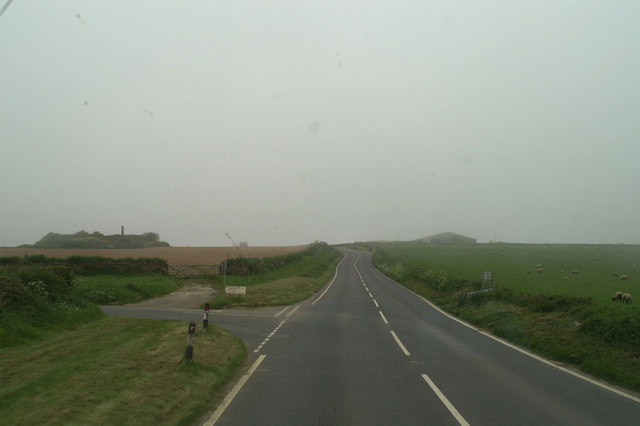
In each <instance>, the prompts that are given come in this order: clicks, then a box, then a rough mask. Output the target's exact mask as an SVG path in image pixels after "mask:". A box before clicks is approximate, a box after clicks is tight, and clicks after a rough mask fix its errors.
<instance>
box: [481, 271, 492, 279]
mask: <svg viewBox="0 0 640 426" xmlns="http://www.w3.org/2000/svg"><path fill="white" fill-rule="evenodd" d="M482 281H493V271H482Z"/></svg>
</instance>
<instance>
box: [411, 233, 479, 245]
mask: <svg viewBox="0 0 640 426" xmlns="http://www.w3.org/2000/svg"><path fill="white" fill-rule="evenodd" d="M412 242H414V243H417V244H443V245H444V244H449V245H473V244H475V243H476V239H475V238H471V237H466V236H464V235H460V234H456V233H455V232H442V233H440V234H435V235H430V236H428V237H423V238H418V239H417V240H413V241H412Z"/></svg>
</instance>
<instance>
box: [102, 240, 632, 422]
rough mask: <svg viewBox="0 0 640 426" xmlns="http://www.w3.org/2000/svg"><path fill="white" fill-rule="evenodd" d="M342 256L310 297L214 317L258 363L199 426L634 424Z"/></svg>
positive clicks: (568, 380) (624, 409)
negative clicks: (327, 282)
mask: <svg viewBox="0 0 640 426" xmlns="http://www.w3.org/2000/svg"><path fill="white" fill-rule="evenodd" d="M343 251H344V253H345V258H344V260H343V261H342V262H341V263H340V265H339V266H338V268H337V270H336V276H335V279H334V280H333V281H332V282H331V284H330V285H329V286H328V287H327V288H326V291H324V292H322V293H320V294H319V295H318V296H317V297H316V298H315V299H312V300H310V301H307V302H305V303H302V304H299V305H297V306H295V307H288V308H270V309H262V310H257V311H240V312H237V311H226V313H224V312H223V313H213V314H212V315H211V317H210V321H212V322H214V323H216V324H218V325H220V326H222V327H225V328H227V329H228V330H230V331H231V332H233V333H234V334H237V335H238V336H240V337H241V338H243V339H244V340H245V342H247V345H248V347H249V352H250V355H251V362H252V363H253V362H254V361H255V363H254V364H253V368H252V369H251V370H250V373H251V375H249V374H247V375H246V376H245V377H244V378H243V380H242V383H241V384H242V387H241V388H240V387H239V386H238V387H237V388H236V389H235V390H234V392H232V394H233V395H230V397H229V398H228V399H227V400H225V402H224V403H223V404H222V408H220V409H219V410H218V411H217V412H216V413H214V416H212V418H211V419H209V421H208V422H207V423H205V424H207V425H212V424H217V425H239V424H242V425H283V424H287V425H371V424H376V425H377V424H381V425H382V424H385V425H386V424H402V425H425V424H434V425H467V424H471V425H514V424H517V425H542V424H544V425H551V424H552V425H602V424H611V425H637V424H639V419H640V400H638V399H637V398H635V397H633V396H625V395H624V394H623V393H620V392H618V393H617V392H615V391H612V390H609V389H607V388H605V387H602V386H599V385H598V384H596V383H593V382H590V381H588V380H585V379H583V378H580V377H577V376H576V375H574V374H569V373H568V372H566V371H562V370H561V369H558V368H556V367H554V366H553V365H552V364H551V363H549V362H545V361H544V360H541V359H538V358H536V357H533V356H529V355H527V354H526V353H523V351H521V350H518V349H517V348H514V347H511V346H509V345H506V344H504V343H502V342H500V341H498V340H496V339H494V338H492V337H490V336H487V335H486V334H484V333H481V332H478V331H476V330H475V329H473V328H472V327H469V326H467V325H464V324H462V323H461V322H459V321H457V320H455V319H452V318H450V317H449V316H447V315H446V314H443V313H442V312H440V311H439V310H438V309H436V308H434V307H433V306H431V304H429V303H428V302H427V301H425V300H424V299H422V298H421V297H419V296H417V295H415V294H414V293H412V292H410V291H408V290H407V289H405V288H404V287H401V286H400V285H398V284H397V283H395V282H393V281H392V280H390V279H388V278H387V277H385V276H384V275H383V274H382V273H380V272H379V271H377V270H376V269H375V268H374V267H373V265H372V262H371V255H370V254H369V253H366V252H360V251H358V252H356V251H353V250H343ZM123 311H125V309H122V308H112V310H111V311H110V312H107V313H109V314H110V315H118V314H120V315H122V314H126V312H123ZM164 312H165V313H164V314H163V313H162V312H160V311H157V312H155V314H153V311H152V310H141V311H138V313H137V315H139V316H146V317H154V315H157V316H158V317H160V316H162V315H164V316H165V317H166V311H164ZM152 314H153V315H152ZM173 315H174V316H172V317H175V318H176V319H177V318H180V319H193V320H197V319H198V318H201V315H202V313H201V312H200V311H196V310H179V312H178V310H176V312H174V313H173ZM231 396H232V397H233V398H231Z"/></svg>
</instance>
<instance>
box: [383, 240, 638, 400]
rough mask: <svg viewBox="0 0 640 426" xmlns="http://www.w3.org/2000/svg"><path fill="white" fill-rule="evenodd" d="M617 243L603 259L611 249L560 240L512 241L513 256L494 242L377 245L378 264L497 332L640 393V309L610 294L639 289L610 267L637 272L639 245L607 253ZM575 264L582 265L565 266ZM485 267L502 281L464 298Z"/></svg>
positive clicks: (455, 312) (404, 282)
mask: <svg viewBox="0 0 640 426" xmlns="http://www.w3.org/2000/svg"><path fill="white" fill-rule="evenodd" d="M618 249H619V250H620V251H618V252H617V253H616V254H614V255H611V257H610V258H604V257H602V256H603V255H602V252H603V251H605V250H607V248H605V249H604V250H603V248H599V249H597V250H596V249H595V248H594V247H591V246H588V247H580V246H562V247H560V246H558V247H553V252H552V253H551V254H549V252H548V250H549V249H548V248H545V247H544V246H539V247H531V246H509V247H508V250H509V252H510V254H507V249H506V248H505V249H504V250H503V251H502V254H500V253H501V251H496V250H495V248H493V247H491V246H484V247H483V246H478V247H433V246H429V247H425V246H418V247H416V246H414V247H411V246H401V247H400V246H399V247H384V248H382V249H380V250H377V251H376V252H375V254H374V264H375V265H376V267H377V268H378V269H380V270H382V271H383V272H384V273H386V274H387V275H388V276H390V277H391V278H393V279H394V280H396V281H397V282H399V283H400V284H402V285H404V286H406V287H408V288H410V289H411V290H413V291H415V292H416V293H418V294H420V295H422V296H424V297H425V298H427V299H429V300H431V301H432V302H434V303H436V304H438V305H439V306H440V307H442V308H443V309H445V310H446V311H448V312H450V313H452V314H453V315H456V316H458V317H460V318H462V319H464V320H466V321H468V322H470V323H472V324H474V325H476V326H479V327H481V328H484V329H486V330H488V331H490V332H491V333H493V334H495V335H497V336H499V337H502V338H504V339H506V340H509V341H511V342H514V343H515V344H518V345H520V346H522V347H526V348H529V349H530V350H532V351H535V352H537V353H540V354H542V355H544V356H545V357H547V358H550V359H553V360H556V361H560V362H564V363H567V364H571V365H574V366H576V367H578V368H580V369H582V370H583V371H585V372H587V373H589V374H591V375H594V376H597V377H600V378H602V379H604V380H607V381H609V382H611V383H615V384H618V385H621V386H624V387H626V388H628V389H632V390H634V391H640V310H639V309H638V307H637V306H635V305H623V304H621V303H619V302H618V303H612V302H611V294H610V292H611V289H612V288H618V287H620V286H622V285H624V286H625V287H624V289H625V290H627V291H629V290H628V289H633V288H637V287H636V286H637V285H638V284H637V283H635V282H633V281H625V282H622V283H621V282H620V280H619V279H618V278H617V277H615V276H613V274H612V273H611V272H610V271H611V270H614V271H619V270H622V271H625V270H633V269H632V268H633V264H634V263H635V262H634V260H635V259H637V258H638V257H640V249H639V248H637V247H636V248H635V249H633V248H630V247H619V248H618V247H609V248H608V250H609V253H611V252H613V251H615V250H618ZM494 252H497V253H496V254H494ZM545 256H546V257H545ZM541 257H543V260H539V259H540V258H541ZM603 262H607V264H606V265H603ZM530 263H531V264H534V265H535V264H536V263H543V264H544V265H545V266H544V268H545V270H544V273H541V274H537V273H535V274H534V275H531V274H529V273H527V272H526V269H527V266H528V265H529V264H530ZM487 265H488V266H487ZM572 265H578V267H577V268H579V269H577V268H572V269H568V268H569V267H571V266H572ZM561 268H562V269H561ZM483 269H488V270H493V271H494V273H495V272H496V271H498V273H496V275H497V276H498V277H500V281H499V286H498V284H497V286H496V290H495V291H494V292H492V293H487V294H484V295H481V296H475V297H472V298H468V299H465V300H462V299H461V298H460V296H461V294H462V293H463V292H466V291H470V290H477V289H479V288H480V286H481V283H480V281H479V277H480V271H482V270H483ZM573 269H576V270H578V273H576V274H572V275H573V278H571V279H565V278H564V276H566V275H562V276H561V277H560V278H559V277H558V275H559V274H562V272H561V271H562V270H565V271H566V270H573ZM549 272H551V273H549Z"/></svg>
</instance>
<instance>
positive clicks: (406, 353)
mask: <svg viewBox="0 0 640 426" xmlns="http://www.w3.org/2000/svg"><path fill="white" fill-rule="evenodd" d="M391 335H392V336H393V338H394V339H396V343H397V344H398V346H400V349H402V352H404V354H405V355H406V356H409V355H411V354H410V353H409V351H408V350H407V348H406V347H405V346H404V345H403V344H402V342H401V341H400V339H399V338H398V336H396V333H395V332H394V331H393V330H391Z"/></svg>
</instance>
